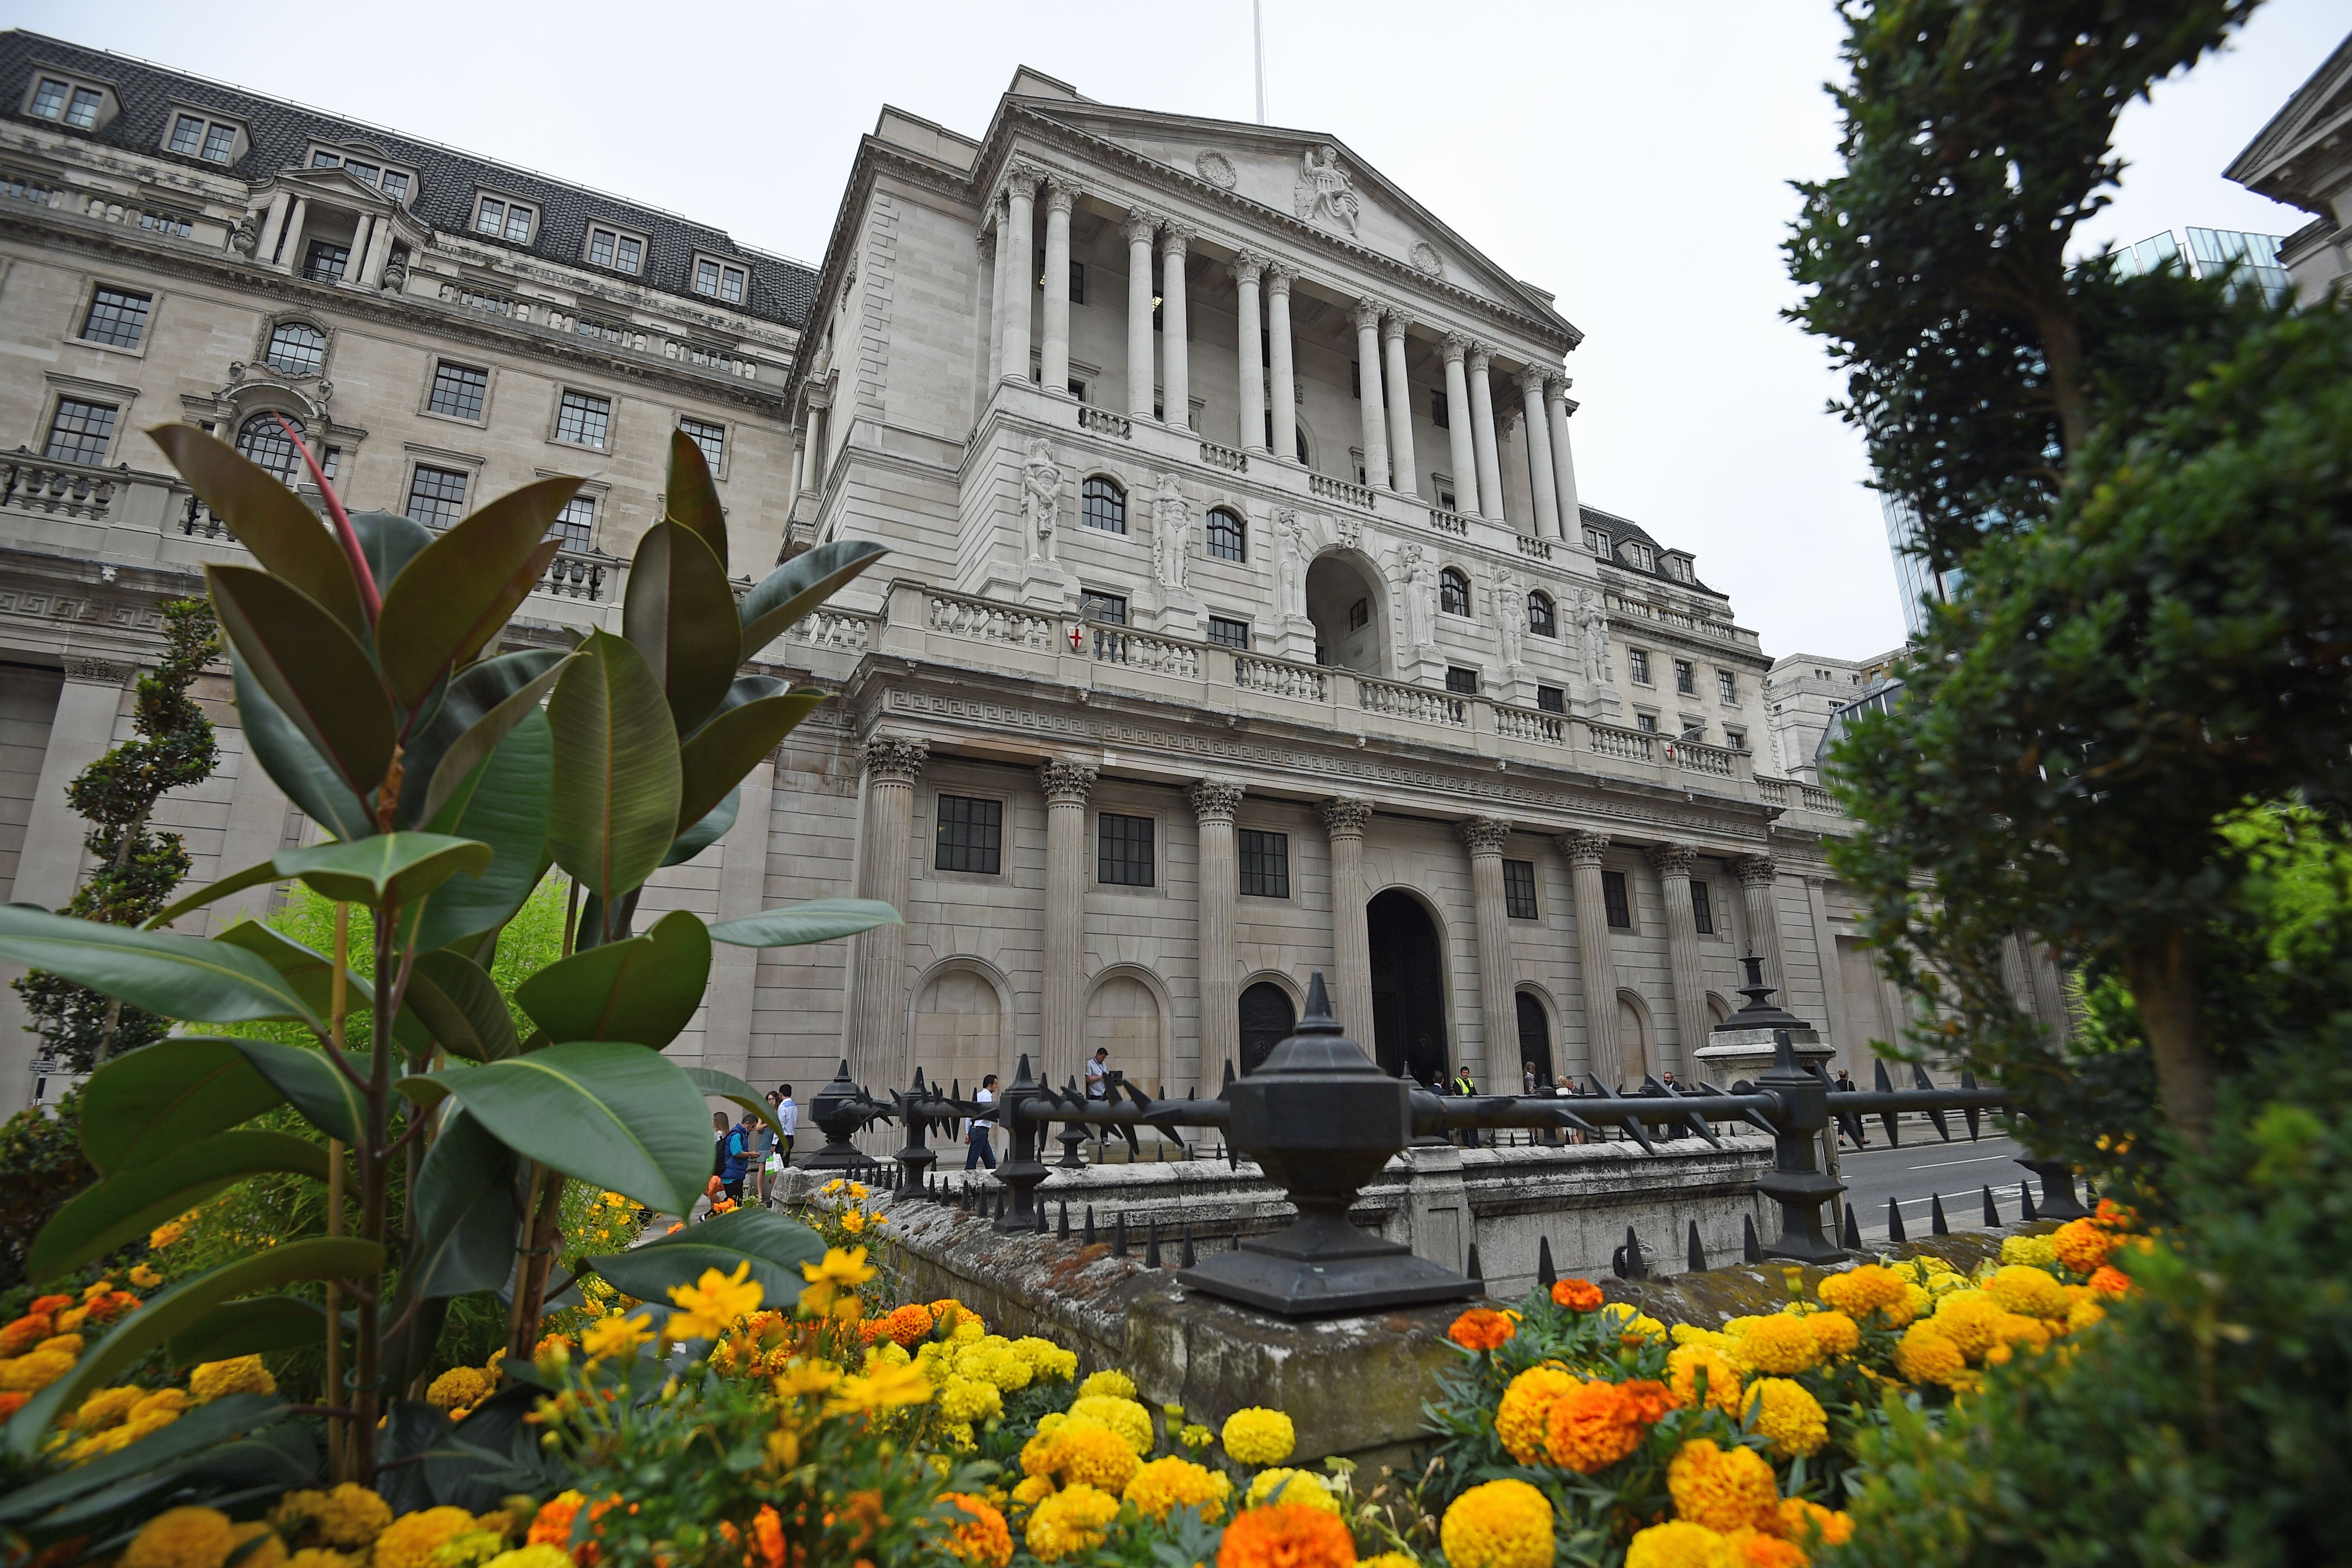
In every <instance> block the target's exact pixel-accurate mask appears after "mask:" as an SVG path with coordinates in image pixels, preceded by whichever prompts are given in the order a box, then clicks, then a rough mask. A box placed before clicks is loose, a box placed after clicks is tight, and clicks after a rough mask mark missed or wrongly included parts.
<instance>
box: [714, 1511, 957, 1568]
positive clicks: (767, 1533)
mask: <svg viewBox="0 0 2352 1568" xmlns="http://www.w3.org/2000/svg"><path fill="white" fill-rule="evenodd" d="M746 1555H747V1556H749V1557H751V1559H752V1561H753V1562H754V1563H757V1564H758V1568H784V1519H783V1515H782V1514H780V1513H778V1512H777V1511H776V1510H775V1507H774V1505H773V1504H771V1503H764V1502H763V1503H761V1505H760V1511H759V1512H758V1513H756V1514H753V1515H752V1516H751V1552H749V1553H746ZM998 1568H1003V1565H1002V1564H1001V1563H1000V1564H999V1565H998Z"/></svg>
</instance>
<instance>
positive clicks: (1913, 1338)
mask: <svg viewBox="0 0 2352 1568" xmlns="http://www.w3.org/2000/svg"><path fill="white" fill-rule="evenodd" d="M1940 1321H1942V1319H1941V1315H1940V1314H1939V1315H1938V1316H1937V1317H1934V1318H1926V1319H1922V1320H1921V1321H1918V1322H1916V1323H1914V1324H1912V1325H1911V1326H1910V1327H1909V1328H1908V1329H1906V1330H1905V1331H1903V1338H1902V1339H1901V1340H1900V1341H1899V1342H1897V1343H1896V1344H1895V1371H1896V1372H1898V1373H1902V1374H1903V1376H1904V1377H1905V1378H1906V1379H1907V1380H1909V1381H1910V1382H1913V1383H1940V1384H1944V1385H1945V1386H1946V1387H1950V1386H1952V1380H1953V1378H1954V1377H1956V1376H1957V1375H1958V1374H1959V1373H1963V1372H1966V1371H1967V1370H1968V1365H1969V1358H1968V1356H1967V1355H1966V1354H1965V1353H1964V1352H1962V1351H1961V1349H1960V1347H1959V1346H1958V1345H1956V1344H1954V1343H1953V1342H1952V1341H1951V1336H1949V1335H1948V1334H1947V1333H1945V1332H1944V1331H1943V1330H1942V1329H1940V1328H1938V1327H1937V1323H1938V1322H1940Z"/></svg>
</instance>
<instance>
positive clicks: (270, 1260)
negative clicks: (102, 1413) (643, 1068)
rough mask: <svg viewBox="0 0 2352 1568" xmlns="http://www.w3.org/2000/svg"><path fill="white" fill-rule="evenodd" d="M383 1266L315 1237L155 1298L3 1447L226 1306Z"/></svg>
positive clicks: (374, 1251) (28, 1412)
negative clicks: (300, 1282)
mask: <svg viewBox="0 0 2352 1568" xmlns="http://www.w3.org/2000/svg"><path fill="white" fill-rule="evenodd" d="M656 1059H658V1058H656ZM381 1268H383V1247H380V1246H378V1245H377V1244H376V1243H374V1242H373V1241H358V1240H353V1239H352V1238H349V1237H310V1239H308V1240H304V1241H289V1242H286V1243H285V1244H283V1245H282V1246H278V1247H268V1248H265V1249H264V1250H262V1251H260V1252H257V1253H254V1254H252V1255H251V1256H249V1257H246V1258H238V1259H237V1260H236V1262H234V1263H225V1264H223V1265H222V1266H221V1267H220V1268H215V1269H213V1270H211V1271H210V1272H208V1273H204V1274H199V1275H197V1276H195V1277H194V1279H183V1280H181V1281H180V1282H179V1283H178V1284H176V1285H173V1286H172V1287H171V1288H170V1289H166V1290H163V1291H161V1292H159V1293H158V1294H156V1295H154V1296H152V1297H150V1298H149V1299H148V1301H147V1304H146V1305H145V1306H143V1307H142V1308H140V1309H139V1310H137V1311H135V1312H126V1313H124V1314H123V1316H122V1317H121V1320H120V1321H117V1322H116V1323H115V1325H114V1327H113V1328H111V1329H110V1330H108V1331H107V1334H106V1337H105V1338H104V1339H101V1340H100V1341H99V1342H98V1343H96V1344H94V1345H91V1346H90V1347H89V1349H87V1350H85V1351H84V1352H82V1356H81V1359H80V1360H79V1361H78V1362H76V1363H74V1368H73V1370H72V1371H71V1372H69V1373H66V1375H65V1376H63V1377H61V1378H59V1379H58V1381H57V1382H55V1383H53V1384H49V1385H48V1387H47V1388H45V1389H43V1390H41V1392H40V1393H38V1394H35V1395H33V1397H32V1399H31V1400H30V1401H29V1402H27V1403H26V1405H25V1407H24V1408H23V1409H21V1410H19V1411H17V1412H16V1415H12V1416H10V1417H9V1418H8V1425H7V1426H6V1428H5V1430H0V1442H5V1444H6V1446H7V1447H8V1449H9V1451H10V1452H12V1453H14V1454H16V1455H17V1456H19V1457H20V1458H28V1457H30V1456H31V1454H32V1453H33V1451H34V1449H35V1448H36V1447H37V1446H38V1445H39V1443H40V1440H41V1437H42V1435H43V1434H45V1433H46V1432H47V1431H48V1429H49V1427H50V1426H52V1425H53V1424H54V1423H55V1422H56V1420H57V1418H58V1413H59V1412H61V1411H67V1410H74V1409H78V1408H79V1407H80V1405H81V1402H82V1401H83V1400H85V1399H87V1398H89V1395H90V1394H93V1393H95V1392H97V1391H98V1390H99V1389H101V1388H104V1387H106V1386H107V1385H108V1384H111V1383H113V1382H115V1381H116V1377H117V1374H118V1373H121V1372H124V1371H126V1370H127V1369H128V1368H130V1367H131V1365H132V1364H133V1363H136V1362H137V1361H138V1360H139V1359H140V1358H141V1357H142V1356H144V1355H145V1354H147V1352H150V1351H152V1350H154V1349H156V1348H158V1347H159V1346H162V1345H164V1344H168V1343H169V1342H171V1340H172V1338H173V1336H174V1335H176V1334H180V1333H183V1332H184V1331H187V1330H188V1329H190V1328H192V1327H194V1325H195V1324H197V1323H199V1322H201V1321H203V1320H204V1318H205V1314H206V1313H208V1312H210V1311H211V1310H213V1308H215V1306H218V1305H219V1304H220V1303H221V1302H223V1301H226V1300H233V1299H234V1298H236V1297H238V1296H243V1295H246V1294H247V1293H249V1292H251V1291H255V1290H260V1289H268V1287H270V1286H272V1285H283V1284H286V1283H288V1282H289V1281H291V1280H296V1279H362V1278H364V1277H366V1276H368V1275H372V1274H374V1273H375V1272H377V1271H378V1270H379V1269H381Z"/></svg>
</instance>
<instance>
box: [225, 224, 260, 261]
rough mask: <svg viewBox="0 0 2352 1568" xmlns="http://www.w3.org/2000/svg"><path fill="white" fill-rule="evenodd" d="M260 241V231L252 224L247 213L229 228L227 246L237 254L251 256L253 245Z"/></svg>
mask: <svg viewBox="0 0 2352 1568" xmlns="http://www.w3.org/2000/svg"><path fill="white" fill-rule="evenodd" d="M260 241H261V235H260V232H259V231H258V230H257V229H256V228H255V227H254V226H253V218H252V216H251V215H249V214H248V215H247V216H244V217H241V218H239V219H237V220H236V227H235V228H233V229H231V230H229V234H228V247H229V248H230V249H231V250H234V251H236V253H237V254H238V255H239V256H251V255H252V254H253V247H255V246H256V245H257V244H259V243H260Z"/></svg>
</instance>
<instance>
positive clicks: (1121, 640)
mask: <svg viewBox="0 0 2352 1568" xmlns="http://www.w3.org/2000/svg"><path fill="white" fill-rule="evenodd" d="M1203 651H1205V650H1204V649H1203V648H1202V646H1201V645H1200V644H1198V643H1185V642H1178V641H1177V640H1176V639H1174V638H1173V637H1155V636H1153V635H1152V634H1151V633H1150V632H1134V631H1129V630H1128V629H1127V628H1126V627H1125V626H1097V627H1096V628H1095V658H1096V661H1097V662H1098V663H1103V664H1125V665H1132V666H1133V667H1134V668H1138V669H1149V670H1151V671H1154V672H1156V673H1158V674H1160V675H1172V676H1174V677H1176V678H1177V679H1180V680H1198V679H1201V655H1202V652H1203Z"/></svg>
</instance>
